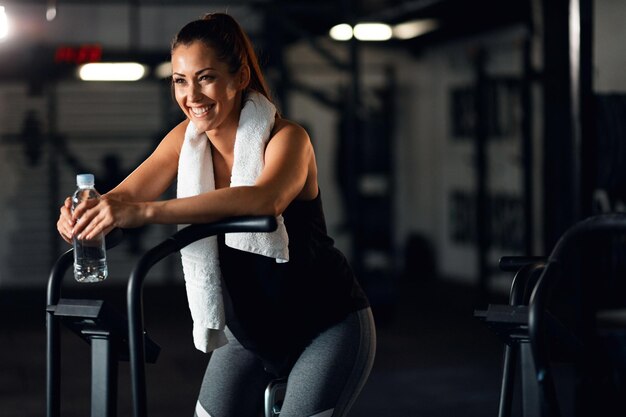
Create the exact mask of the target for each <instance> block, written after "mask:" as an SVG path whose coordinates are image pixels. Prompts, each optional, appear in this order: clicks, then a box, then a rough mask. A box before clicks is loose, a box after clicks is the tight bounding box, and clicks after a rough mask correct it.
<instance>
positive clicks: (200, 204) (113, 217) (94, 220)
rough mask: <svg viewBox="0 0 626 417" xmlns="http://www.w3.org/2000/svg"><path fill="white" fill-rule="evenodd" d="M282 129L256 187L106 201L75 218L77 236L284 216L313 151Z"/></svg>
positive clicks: (305, 140)
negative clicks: (160, 198) (153, 225)
mask: <svg viewBox="0 0 626 417" xmlns="http://www.w3.org/2000/svg"><path fill="white" fill-rule="evenodd" d="M280 123H281V126H280V128H279V129H278V131H277V133H276V134H275V135H274V137H273V138H272V139H271V140H270V141H269V143H268V146H267V148H266V151H265V166H264V168H263V172H262V173H261V175H260V176H259V178H258V179H257V181H256V183H255V185H253V186H244V187H230V188H221V189H218V190H215V191H210V192H207V193H204V194H200V195H197V196H193V197H187V198H181V199H172V200H165V201H138V202H137V201H136V200H134V201H136V202H126V201H123V200H122V201H120V200H116V199H113V198H105V199H103V200H101V201H100V202H98V203H94V204H92V205H89V204H85V205H84V206H81V207H80V208H77V209H76V211H75V213H74V214H75V217H81V222H80V224H77V225H76V226H75V228H74V233H80V234H81V235H82V236H84V238H86V239H89V238H91V236H95V235H97V234H98V233H100V232H105V233H108V232H109V231H110V230H111V229H113V228H114V227H121V228H125V227H136V226H141V225H143V224H146V223H159V224H188V223H189V224H191V223H208V222H212V221H216V220H219V219H222V218H225V217H232V216H245V215H278V214H280V213H282V212H283V211H284V210H285V208H286V207H287V206H288V205H289V203H291V201H292V200H294V199H295V198H296V197H297V196H298V194H299V193H300V192H301V191H302V189H303V187H304V185H305V183H306V181H307V177H308V175H309V170H310V162H311V160H312V158H313V147H312V145H311V142H310V140H309V137H308V135H307V134H306V132H305V131H304V129H303V128H301V127H300V126H298V125H296V124H294V123H290V122H286V121H280ZM122 185H123V184H122ZM131 188H132V187H131ZM116 190H117V189H116ZM113 191H115V190H113Z"/></svg>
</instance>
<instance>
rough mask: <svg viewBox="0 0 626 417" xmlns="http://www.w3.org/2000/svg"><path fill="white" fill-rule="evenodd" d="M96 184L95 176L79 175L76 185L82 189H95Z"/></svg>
mask: <svg viewBox="0 0 626 417" xmlns="http://www.w3.org/2000/svg"><path fill="white" fill-rule="evenodd" d="M94 184H95V179H94V176H93V174H78V175H77V176H76V185H78V186H79V187H81V188H84V187H93V185H94Z"/></svg>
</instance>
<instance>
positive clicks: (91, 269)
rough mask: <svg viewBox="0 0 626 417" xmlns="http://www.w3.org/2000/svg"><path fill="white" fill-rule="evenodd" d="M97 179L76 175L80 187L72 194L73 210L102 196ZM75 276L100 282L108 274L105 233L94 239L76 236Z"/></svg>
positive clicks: (79, 278) (86, 280) (87, 280)
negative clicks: (96, 185)
mask: <svg viewBox="0 0 626 417" xmlns="http://www.w3.org/2000/svg"><path fill="white" fill-rule="evenodd" d="M94 184H95V181H94V176H93V175H92V174H79V175H77V176H76V185H77V186H78V188H77V189H76V191H75V192H74V195H73V196H72V211H74V209H75V208H76V206H77V205H78V204H80V203H81V202H82V201H85V200H90V199H93V198H100V194H99V193H98V191H96V189H95V187H94ZM73 245H74V278H76V281H78V282H100V281H104V279H105V278H106V277H107V275H108V269H107V260H106V247H105V245H104V235H103V234H100V236H97V237H95V238H93V239H89V240H85V239H78V237H76V236H74V239H73Z"/></svg>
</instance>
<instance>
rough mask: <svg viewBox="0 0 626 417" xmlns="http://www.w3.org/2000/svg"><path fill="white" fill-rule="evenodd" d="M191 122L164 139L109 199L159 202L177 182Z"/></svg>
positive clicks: (184, 123)
mask: <svg viewBox="0 0 626 417" xmlns="http://www.w3.org/2000/svg"><path fill="white" fill-rule="evenodd" d="M188 123H189V122H188V120H185V121H183V122H181V123H179V124H178V125H177V126H176V127H175V128H174V129H172V130H171V131H170V132H169V133H168V134H167V135H166V136H165V138H163V140H162V141H161V143H160V144H159V146H157V148H156V149H155V150H154V152H153V153H152V154H151V155H150V156H149V157H148V158H147V159H146V160H145V161H144V162H143V163H142V164H141V165H139V166H138V167H137V168H136V169H135V170H134V171H133V172H132V173H131V174H130V175H129V176H128V177H126V178H125V179H124V181H122V182H121V183H120V184H119V185H118V186H117V187H115V188H114V189H113V190H111V191H109V192H108V193H106V194H105V196H106V198H110V199H115V200H120V201H126V202H139V201H153V200H156V199H157V198H159V197H160V196H161V195H162V194H163V193H164V192H165V191H166V190H167V188H168V187H169V186H170V185H171V184H172V182H173V181H174V179H175V178H176V174H177V171H178V158H179V156H180V149H181V147H182V144H183V140H184V138H185V129H186V128H187V124H188Z"/></svg>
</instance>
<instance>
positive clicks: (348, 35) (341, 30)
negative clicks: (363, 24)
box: [329, 23, 352, 41]
mask: <svg viewBox="0 0 626 417" xmlns="http://www.w3.org/2000/svg"><path fill="white" fill-rule="evenodd" d="M329 34H330V37H331V38H333V39H334V40H336V41H349V40H350V39H352V26H350V25H349V24H347V23H341V24H339V25H335V26H333V27H332V28H331V29H330V33H329Z"/></svg>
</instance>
